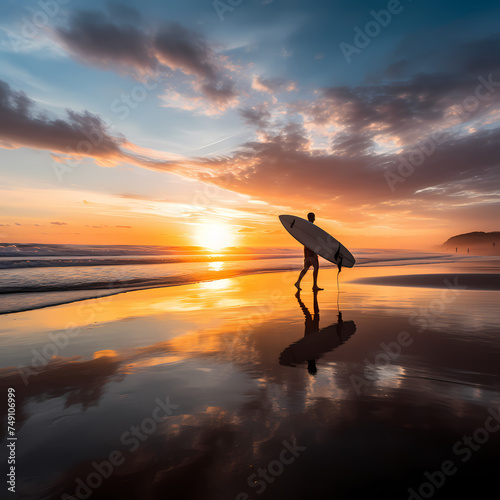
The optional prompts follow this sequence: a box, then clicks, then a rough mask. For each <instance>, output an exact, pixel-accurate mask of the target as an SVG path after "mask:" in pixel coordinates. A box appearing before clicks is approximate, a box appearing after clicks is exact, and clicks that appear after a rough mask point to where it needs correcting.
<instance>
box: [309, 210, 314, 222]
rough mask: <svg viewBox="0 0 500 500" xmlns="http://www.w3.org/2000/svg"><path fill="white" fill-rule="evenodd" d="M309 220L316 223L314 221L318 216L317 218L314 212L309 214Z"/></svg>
mask: <svg viewBox="0 0 500 500" xmlns="http://www.w3.org/2000/svg"><path fill="white" fill-rule="evenodd" d="M307 220H308V221H309V222H314V221H315V220H316V216H315V215H314V214H313V213H312V212H309V213H308V214H307Z"/></svg>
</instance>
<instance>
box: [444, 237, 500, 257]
mask: <svg viewBox="0 0 500 500" xmlns="http://www.w3.org/2000/svg"><path fill="white" fill-rule="evenodd" d="M441 248H442V249H443V250H447V251H450V252H455V251H457V252H459V253H467V249H469V253H474V254H479V255H500V231H493V232H491V233H484V232H482V231H475V232H473V233H465V234H457V235H456V236H452V237H451V238H449V239H448V240H447V241H445V242H444V243H443V244H442V245H441Z"/></svg>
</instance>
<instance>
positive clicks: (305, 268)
mask: <svg viewBox="0 0 500 500" xmlns="http://www.w3.org/2000/svg"><path fill="white" fill-rule="evenodd" d="M308 269H309V266H307V267H304V269H302V271H300V274H299V279H298V280H297V283H295V286H296V287H297V290H302V288H300V282H301V281H302V278H303V277H304V276H305V275H306V273H307V270H308Z"/></svg>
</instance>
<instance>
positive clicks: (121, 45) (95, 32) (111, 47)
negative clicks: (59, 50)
mask: <svg viewBox="0 0 500 500" xmlns="http://www.w3.org/2000/svg"><path fill="white" fill-rule="evenodd" d="M114 20H116V18H115V19H114ZM56 34H57V36H58V37H59V38H60V39H61V40H62V41H63V43H64V45H65V46H66V47H67V48H68V50H69V51H70V52H72V53H74V54H76V55H78V56H79V57H80V58H82V59H83V60H85V61H87V62H89V63H92V64H97V65H99V66H117V65H125V66H130V67H132V68H138V69H142V70H144V69H147V68H153V67H154V65H155V62H156V59H155V57H154V55H153V54H152V49H151V44H150V39H149V37H148V36H147V35H146V34H145V33H144V32H142V31H140V30H138V29H137V28H135V27H134V26H133V25H132V24H128V22H125V23H123V24H117V23H116V22H113V21H111V20H109V19H107V16H106V15H104V14H103V13H102V12H94V11H92V12H91V11H80V12H75V13H74V14H73V16H72V17H71V19H70V22H69V25H68V26H67V27H59V28H57V29H56Z"/></svg>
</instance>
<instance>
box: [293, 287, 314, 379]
mask: <svg viewBox="0 0 500 500" xmlns="http://www.w3.org/2000/svg"><path fill="white" fill-rule="evenodd" d="M295 297H297V300H298V301H299V306H300V308H301V309H302V312H303V313H304V317H305V322H304V337H305V336H306V335H310V334H311V333H316V332H317V331H318V330H319V306H318V292H317V291H316V292H314V304H313V307H314V316H311V313H310V312H309V309H308V308H307V307H306V305H305V304H304V302H302V300H300V290H299V291H297V293H296V294H295ZM307 371H308V372H309V373H310V374H311V375H316V373H317V372H318V369H317V368H316V360H315V359H309V360H308V361H307Z"/></svg>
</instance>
